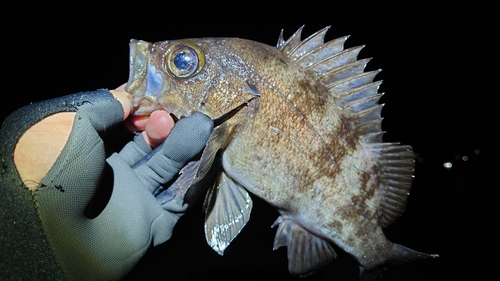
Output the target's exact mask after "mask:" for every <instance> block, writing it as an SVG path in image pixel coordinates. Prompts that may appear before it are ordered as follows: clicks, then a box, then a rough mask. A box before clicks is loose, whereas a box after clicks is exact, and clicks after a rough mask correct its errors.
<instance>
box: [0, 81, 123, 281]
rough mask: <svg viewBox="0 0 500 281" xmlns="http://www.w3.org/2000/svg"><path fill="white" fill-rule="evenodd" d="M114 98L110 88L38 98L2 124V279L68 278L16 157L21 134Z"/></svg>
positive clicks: (0, 202)
mask: <svg viewBox="0 0 500 281" xmlns="http://www.w3.org/2000/svg"><path fill="white" fill-rule="evenodd" d="M110 99H113V96H112V95H111V93H109V92H108V91H107V90H98V91H92V92H84V93H78V94H73V95H68V96H64V97H59V98H55V99H51V100H46V101H42V102H37V103H33V104H30V105H28V106H25V107H23V108H20V109H18V110H16V111H15V112H13V113H11V114H10V115H9V116H8V117H7V118H6V119H5V120H4V122H3V124H2V126H1V127H0V245H1V246H0V280H64V279H65V278H64V276H63V273H62V271H61V268H60V267H59V266H58V265H57V263H56V260H55V257H54V254H53V252H52V250H51V249H50V247H49V245H48V243H47V241H46V239H45V234H44V231H43V228H42V225H41V224H40V219H39V217H38V212H37V209H36V205H35V201H34V198H33V196H32V194H31V192H30V191H29V190H28V189H27V188H26V187H25V186H24V185H23V183H22V182H21V179H20V177H19V174H18V172H17V170H16V167H15V165H14V160H13V153H14V148H15V145H16V143H17V140H18V139H19V138H20V136H21V135H22V134H23V133H24V132H25V131H26V130H27V129H28V128H29V127H31V126H32V125H33V124H35V123H37V122H38V121H40V120H41V119H43V118H44V117H46V116H48V115H51V114H53V113H55V112H61V111H76V110H77V109H78V107H79V106H81V105H82V104H84V103H87V102H92V103H93V102H98V101H102V100H110Z"/></svg>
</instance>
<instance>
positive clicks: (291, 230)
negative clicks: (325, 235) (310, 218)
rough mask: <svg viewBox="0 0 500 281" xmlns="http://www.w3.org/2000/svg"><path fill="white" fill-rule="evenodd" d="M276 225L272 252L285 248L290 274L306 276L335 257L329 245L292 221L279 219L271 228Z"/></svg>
mask: <svg viewBox="0 0 500 281" xmlns="http://www.w3.org/2000/svg"><path fill="white" fill-rule="evenodd" d="M278 224H279V227H278V230H277V231H276V236H275V238H274V250H276V249H278V248H279V247H281V246H287V256H288V271H289V272H290V273H291V274H294V275H299V276H307V275H309V274H312V273H314V271H315V270H316V269H318V268H320V267H322V266H324V265H326V264H328V263H330V262H332V261H333V260H334V259H335V258H336V257H337V254H336V253H335V251H334V249H333V247H332V245H330V243H328V242H327V241H325V240H323V239H321V238H319V237H317V236H316V235H314V234H312V233H310V232H309V231H307V230H306V229H305V228H303V227H302V226H300V225H299V224H297V223H295V222H294V221H292V220H289V219H282V218H281V217H279V218H278V219H277V220H276V221H275V222H274V224H273V225H272V227H275V226H276V225H278Z"/></svg>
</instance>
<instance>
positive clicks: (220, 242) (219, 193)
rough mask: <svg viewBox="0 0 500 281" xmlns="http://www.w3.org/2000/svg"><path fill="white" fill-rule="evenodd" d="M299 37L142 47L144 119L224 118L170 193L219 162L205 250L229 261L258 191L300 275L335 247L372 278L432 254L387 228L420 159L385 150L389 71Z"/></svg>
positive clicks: (137, 95)
mask: <svg viewBox="0 0 500 281" xmlns="http://www.w3.org/2000/svg"><path fill="white" fill-rule="evenodd" d="M301 30H302V29H299V30H298V31H297V32H296V33H295V34H294V35H292V36H291V37H290V39H288V40H286V41H285V40H283V36H282V35H281V36H280V38H279V40H278V44H277V46H276V47H272V46H268V45H265V44H262V43H258V42H254V41H250V40H244V39H238V38H202V39H185V40H173V41H162V42H157V43H154V44H151V43H148V42H145V41H136V40H132V42H131V58H130V62H131V65H130V78H129V81H128V86H127V90H128V91H129V92H130V93H131V94H132V95H133V97H134V100H133V102H134V106H135V107H136V109H135V110H136V111H135V114H138V115H141V114H149V113H151V112H152V111H153V110H156V109H165V110H167V111H168V112H170V113H171V114H173V115H175V116H176V118H182V117H183V116H188V115H190V114H192V113H193V112H202V113H204V114H207V115H208V116H210V117H211V118H212V119H214V120H216V125H217V127H216V129H215V130H214V133H213V134H212V136H211V138H210V140H209V141H208V143H207V147H206V148H205V150H204V152H203V155H202V156H201V159H200V160H199V161H196V162H192V163H190V164H189V165H188V166H187V167H185V168H184V169H183V171H182V175H181V176H180V178H179V180H178V181H177V182H176V183H175V184H174V185H173V186H172V187H171V189H170V192H185V190H186V189H187V188H188V187H189V186H191V185H194V184H196V183H197V182H198V181H199V180H200V179H202V178H203V177H204V176H205V175H206V174H207V173H208V170H209V169H210V168H211V167H212V164H213V163H214V162H218V161H220V162H221V164H220V165H217V171H215V172H216V173H217V176H216V178H215V182H214V185H213V187H212V188H211V189H210V190H209V191H208V193H207V196H206V199H205V210H206V220H205V233H206V238H207V242H208V243H209V244H210V246H211V247H212V248H213V249H214V250H216V251H217V252H218V253H220V254H222V253H223V252H224V250H225V249H226V247H227V246H228V245H229V244H230V242H231V241H232V239H234V237H235V236H236V235H237V234H238V233H239V232H240V230H241V229H242V228H243V227H244V225H245V223H246V222H247V221H248V219H249V216H250V211H251V208H252V201H251V199H250V196H249V195H248V193H247V190H248V191H249V192H251V193H253V194H255V195H256V196H258V197H260V198H262V199H263V200H265V201H266V202H268V203H269V204H271V205H272V206H274V207H275V208H276V209H277V210H278V211H279V213H280V215H281V216H280V217H279V218H278V219H277V220H276V222H275V224H274V225H273V226H277V233H276V238H275V241H274V248H278V247H280V246H287V249H288V259H289V271H290V272H291V273H293V274H297V275H307V274H310V273H312V272H313V271H314V270H315V269H317V268H318V267H320V266H322V265H324V264H326V263H328V262H330V261H332V260H333V259H334V258H335V256H336V254H335V252H334V249H333V247H332V246H331V244H332V243H333V244H336V245H337V246H339V247H340V248H341V249H343V250H344V251H346V252H347V253H349V254H351V255H352V256H353V257H354V258H356V259H357V261H358V262H359V264H360V268H361V272H362V273H361V277H362V278H363V279H366V280H369V279H372V278H374V277H375V276H377V274H378V273H379V272H380V271H381V270H382V268H384V267H385V264H387V263H388V262H398V261H405V260H412V259H416V258H427V257H431V256H434V255H428V254H424V253H420V252H416V251H413V250H410V249H408V248H406V247H404V246H401V245H397V244H394V243H391V242H390V241H388V240H387V238H386V237H385V235H384V233H383V231H382V229H383V228H384V227H387V226H388V225H390V224H391V223H392V222H393V221H394V219H395V218H396V217H398V216H399V215H400V214H401V213H402V211H403V210H404V207H405V204H406V199H407V195H408V194H409V190H410V187H411V179H412V173H413V165H414V164H413V159H414V155H413V152H412V150H411V147H410V146H404V145H399V144H398V143H385V142H383V141H382V135H383V132H382V131H381V120H382V118H381V117H380V112H381V109H382V105H380V104H378V100H379V98H380V96H381V94H379V93H378V87H379V85H380V83H381V82H380V81H375V82H374V81H373V79H374V77H375V76H376V75H377V73H378V72H379V71H378V70H376V71H371V72H364V67H365V65H366V64H367V62H368V59H362V60H358V59H357V56H358V53H359V52H360V50H361V49H362V47H353V48H349V49H344V47H343V46H344V42H345V41H346V40H347V37H342V38H338V39H335V40H332V41H329V42H326V43H325V42H324V35H325V33H326V32H327V30H328V28H325V29H323V30H320V31H318V32H317V33H315V34H313V35H311V36H310V37H308V38H307V39H305V40H301V38H300V37H301ZM218 159H220V160H218ZM160 192H161V191H160Z"/></svg>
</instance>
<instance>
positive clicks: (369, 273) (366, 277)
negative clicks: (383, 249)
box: [359, 244, 439, 281]
mask: <svg viewBox="0 0 500 281" xmlns="http://www.w3.org/2000/svg"><path fill="white" fill-rule="evenodd" d="M394 246H395V251H394V252H395V254H394V255H393V256H392V257H391V258H389V259H387V260H386V261H385V262H383V263H381V264H379V265H377V266H375V267H372V268H364V267H363V266H360V273H359V278H360V279H361V280H363V281H372V280H375V279H377V278H378V277H379V276H380V275H381V274H382V273H384V272H386V271H388V270H389V269H390V268H392V267H394V266H397V265H401V264H403V263H407V262H412V261H416V260H421V259H429V258H437V257H439V255H436V254H426V253H422V252H418V251H415V250H412V249H410V248H407V247H405V246H402V245H399V244H394Z"/></svg>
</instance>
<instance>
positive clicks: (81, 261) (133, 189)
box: [35, 99, 213, 280]
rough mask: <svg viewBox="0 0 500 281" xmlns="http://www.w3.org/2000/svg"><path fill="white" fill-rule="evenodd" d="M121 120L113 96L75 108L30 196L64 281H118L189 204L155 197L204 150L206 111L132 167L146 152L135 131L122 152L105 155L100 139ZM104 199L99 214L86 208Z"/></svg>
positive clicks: (208, 128)
mask: <svg viewBox="0 0 500 281" xmlns="http://www.w3.org/2000/svg"><path fill="white" fill-rule="evenodd" d="M122 118H123V109H122V105H121V104H120V102H118V101H116V100H114V99H110V100H108V101H103V102H99V103H94V104H91V103H88V104H84V105H82V106H80V107H79V109H78V111H77V113H76V116H75V119H74V124H73V128H72V131H71V134H70V136H69V139H68V141H67V143H66V145H65V147H64V149H63V150H62V152H61V154H60V155H59V157H58V159H57V160H56V162H55V163H54V165H53V166H52V167H51V168H50V170H49V172H48V173H47V175H46V176H45V177H44V178H43V179H42V180H41V183H40V185H39V187H38V190H37V192H36V194H35V196H36V202H37V207H38V211H39V216H40V219H41V221H42V225H43V228H44V230H45V234H46V237H47V240H48V242H49V244H50V246H51V248H52V249H53V251H54V253H55V256H56V260H57V262H58V264H59V265H60V266H61V267H62V269H63V271H64V273H65V275H66V277H67V278H69V279H79V280H82V279H86V280H110V279H119V278H121V277H123V276H124V275H125V274H127V273H128V272H129V271H130V270H131V269H132V268H133V266H134V265H135V264H136V263H137V262H138V261H139V260H140V259H141V257H142V256H143V255H144V253H145V252H146V250H147V249H148V248H149V247H150V246H151V245H158V244H161V243H163V242H165V241H166V240H168V239H169V238H170V236H171V235H172V230H173V227H174V226H175V224H176V222H177V220H178V219H179V218H180V217H181V216H182V214H183V213H184V212H185V210H186V208H187V204H184V198H183V197H184V196H183V195H182V194H181V195H178V196H177V197H175V198H174V199H173V200H171V201H169V202H167V203H165V204H163V205H160V203H159V201H157V200H156V199H155V197H154V196H153V192H154V191H155V190H156V189H157V188H158V187H159V186H160V185H163V184H165V183H168V182H169V181H171V180H172V179H173V178H174V177H175V176H176V174H177V173H178V172H179V170H180V169H181V168H182V167H183V166H184V165H185V164H186V163H187V162H188V161H189V160H190V159H191V158H193V157H194V156H195V155H197V154H198V153H200V152H201V151H202V149H203V147H204V146H205V144H206V141H207V140H208V137H209V136H210V134H211V132H212V130H213V122H212V120H211V119H210V118H209V117H207V116H205V115H203V114H194V115H192V116H190V117H187V118H184V119H181V120H180V121H178V122H177V124H176V125H175V126H174V128H173V129H172V131H171V132H170V134H169V136H168V137H167V139H166V140H165V142H164V145H163V146H162V148H161V150H160V151H159V152H158V153H155V154H154V155H153V156H152V157H151V158H150V159H149V160H147V161H146V162H145V163H142V164H141V165H140V166H139V167H137V168H135V169H133V168H132V167H133V166H134V164H135V163H137V162H138V161H140V160H141V159H142V158H143V157H145V156H146V155H147V154H148V153H149V152H150V151H151V147H150V146H149V145H148V144H147V143H146V141H144V139H143V137H142V135H140V134H137V135H136V137H135V138H134V141H132V142H130V143H128V144H127V145H126V146H125V147H124V148H123V149H122V150H121V151H120V152H119V153H113V154H112V155H111V156H110V157H108V158H107V159H105V156H104V155H105V152H106V151H105V145H104V141H103V136H104V135H105V133H106V132H108V131H109V130H110V129H111V128H113V127H114V125H116V124H118V123H120V122H121V121H122ZM105 171H106V172H105ZM106 173H112V177H107V176H109V175H105V174H106ZM110 178H111V181H109V179H110ZM106 188H112V190H110V189H106ZM96 194H97V195H96ZM106 194H107V195H108V196H107V197H106V196H105V195H106ZM103 196H104V197H105V199H108V198H109V199H108V200H105V202H104V204H105V207H104V209H102V210H101V209H98V211H97V212H96V211H95V210H92V209H91V208H89V206H94V205H96V204H94V200H95V198H96V197H101V199H102V197H103Z"/></svg>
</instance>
